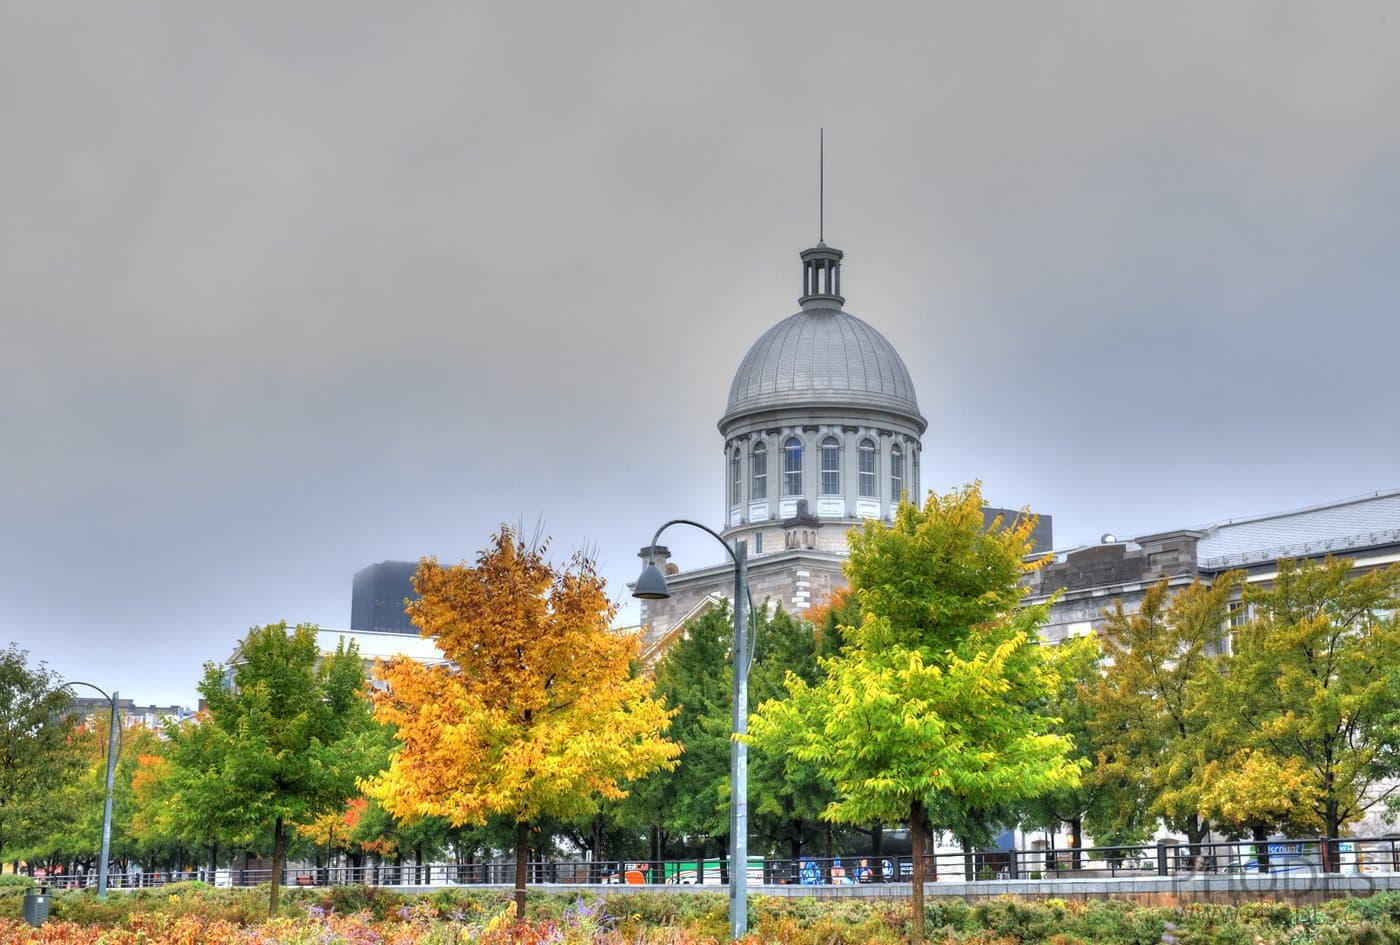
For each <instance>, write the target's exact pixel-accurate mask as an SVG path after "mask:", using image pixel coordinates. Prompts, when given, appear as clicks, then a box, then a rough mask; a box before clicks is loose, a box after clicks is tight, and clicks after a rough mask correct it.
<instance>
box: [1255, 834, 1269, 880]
mask: <svg viewBox="0 0 1400 945" xmlns="http://www.w3.org/2000/svg"><path fill="white" fill-rule="evenodd" d="M1252 834H1253V836H1254V859H1256V860H1257V861H1258V862H1259V872H1261V873H1267V872H1268V871H1269V844H1268V843H1267V842H1266V841H1268V839H1269V828H1268V827H1267V826H1265V825H1264V824H1255V825H1254V828H1253V830H1252Z"/></svg>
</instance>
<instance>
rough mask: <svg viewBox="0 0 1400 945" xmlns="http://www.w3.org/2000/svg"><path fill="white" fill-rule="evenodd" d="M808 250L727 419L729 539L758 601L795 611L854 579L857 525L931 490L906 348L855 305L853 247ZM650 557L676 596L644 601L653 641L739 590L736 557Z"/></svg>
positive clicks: (739, 375)
mask: <svg viewBox="0 0 1400 945" xmlns="http://www.w3.org/2000/svg"><path fill="white" fill-rule="evenodd" d="M801 258H802V294H801V297H800V298H799V299H798V302H799V304H800V305H801V308H800V310H799V311H797V312H796V313H795V314H793V315H790V316H788V317H787V318H785V319H783V320H782V321H780V322H778V324H776V325H774V326H773V327H772V328H770V329H768V331H766V332H764V333H763V335H762V336H761V337H759V339H758V340H757V341H756V342H754V344H753V347H751V348H750V349H749V351H748V353H747V354H746V355H745V356H744V359H743V361H741V362H740V364H739V369H738V371H737V372H735V375H734V381H733V383H732V384H730V387H729V402H728V405H727V407H726V408H725V411H724V416H723V417H721V418H720V421H719V432H720V435H721V436H723V437H724V460H723V462H724V469H723V473H724V479H723V482H724V484H725V485H724V507H723V519H722V520H723V522H724V526H723V529H722V531H721V534H722V535H723V536H724V538H725V539H726V540H727V541H730V542H731V543H732V542H734V541H736V540H738V541H744V542H746V544H747V548H748V568H749V586H750V588H751V590H752V593H753V598H754V602H755V603H756V604H758V605H760V606H761V605H762V603H763V601H764V600H765V599H767V600H769V601H770V602H772V603H777V604H781V605H782V606H783V608H784V609H786V610H788V611H789V612H797V613H801V612H803V611H805V610H806V609H807V608H808V607H809V606H810V605H811V604H812V603H814V602H819V601H822V600H824V599H825V598H826V597H827V596H829V595H830V593H831V592H832V591H833V590H835V589H837V588H839V587H843V586H845V583H846V582H845V577H844V575H843V574H842V572H841V566H842V563H843V562H844V560H845V558H846V556H847V554H848V549H847V545H846V533H847V531H848V530H849V529H850V528H851V527H852V526H854V525H858V524H860V522H862V521H863V520H866V519H874V518H883V519H891V518H892V517H893V515H894V509H895V507H896V506H897V505H898V504H899V499H900V496H901V495H905V494H907V495H910V496H920V495H922V493H921V492H920V482H919V458H920V453H921V451H922V449H923V445H922V441H921V437H922V436H923V432H924V430H925V428H926V427H927V426H928V423H927V421H926V420H925V419H924V417H923V415H922V414H921V413H919V404H918V400H917V399H916V398H915V396H914V384H913V382H912V381H911V380H910V378H909V371H908V369H907V368H905V366H904V361H903V360H902V359H901V358H900V357H899V353H898V352H896V351H895V349H894V346H893V345H891V344H890V343H889V341H888V340H887V339H886V338H885V336H884V335H882V334H880V333H879V332H878V331H877V330H875V329H874V328H873V327H871V326H870V325H868V324H866V323H865V322H864V321H861V320H860V319H859V318H857V317H855V316H854V315H852V314H850V313H849V312H846V311H845V310H844V309H843V306H844V305H845V301H846V300H845V298H844V297H843V296H842V295H841V260H842V253H841V251H840V250H839V249H834V248H832V247H829V246H827V245H825V244H824V243H818V244H817V245H816V246H814V247H813V248H811V249H808V250H805V251H804V252H803V253H802V254H801ZM640 556H641V557H642V558H643V559H644V560H645V559H648V558H650V557H653V556H654V557H655V558H656V563H657V564H658V565H660V566H662V567H663V569H665V570H667V571H668V572H670V573H671V576H670V577H668V578H667V583H668V585H669V588H670V591H671V597H670V598H669V599H667V600H650V601H642V614H641V620H642V624H643V626H644V627H645V628H646V634H647V641H648V643H649V644H650V645H651V648H652V649H653V650H657V649H660V648H662V647H664V645H665V644H666V642H667V641H668V640H669V639H670V638H671V637H672V636H674V634H675V633H677V632H679V630H680V628H681V627H683V626H684V625H685V624H686V623H687V622H688V621H689V620H690V619H692V618H693V617H695V616H696V615H698V614H699V613H702V612H703V611H704V610H705V609H706V608H708V607H710V606H714V605H715V604H716V603H718V602H719V601H720V600H723V599H727V598H728V597H729V595H730V594H731V593H732V591H733V570H732V568H733V566H732V564H730V563H729V562H727V561H725V562H721V563H717V564H715V565H714V566H713V567H707V568H699V569H696V570H691V571H684V572H681V571H678V570H677V569H675V568H674V566H671V567H667V560H666V559H667V557H668V552H667V550H666V549H664V548H658V549H656V550H655V552H652V551H651V550H650V549H646V548H644V549H642V551H641V553H640Z"/></svg>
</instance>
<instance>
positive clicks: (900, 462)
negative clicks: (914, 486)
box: [890, 443, 904, 504]
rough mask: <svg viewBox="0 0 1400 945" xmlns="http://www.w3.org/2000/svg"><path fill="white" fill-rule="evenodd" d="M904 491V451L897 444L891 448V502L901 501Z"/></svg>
mask: <svg viewBox="0 0 1400 945" xmlns="http://www.w3.org/2000/svg"><path fill="white" fill-rule="evenodd" d="M903 491H904V450H902V449H900V448H899V444H898V443H896V444H895V445H894V446H891V447H890V502H891V504H893V503H897V502H898V501H899V495H900V493H902V492H903Z"/></svg>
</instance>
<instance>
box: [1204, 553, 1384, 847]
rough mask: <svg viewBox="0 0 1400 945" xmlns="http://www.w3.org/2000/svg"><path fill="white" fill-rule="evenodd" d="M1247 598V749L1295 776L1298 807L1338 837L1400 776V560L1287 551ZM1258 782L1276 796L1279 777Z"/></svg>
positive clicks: (1235, 662) (1239, 679)
mask: <svg viewBox="0 0 1400 945" xmlns="http://www.w3.org/2000/svg"><path fill="white" fill-rule="evenodd" d="M1245 600H1246V602H1248V604H1249V605H1250V607H1251V609H1252V612H1253V619H1251V620H1249V621H1248V622H1247V623H1245V624H1244V626H1242V627H1240V628H1239V629H1238V630H1237V631H1236V633H1235V637H1234V641H1233V650H1234V656H1233V657H1232V659H1231V666H1230V676H1229V687H1230V693H1231V696H1230V698H1231V711H1232V712H1235V713H1238V715H1239V716H1240V717H1241V718H1242V719H1244V720H1245V721H1246V722H1247V726H1248V729H1249V731H1250V733H1251V738H1250V739H1249V743H1248V745H1247V746H1246V747H1250V748H1253V749H1256V750H1258V751H1260V752H1263V753H1264V754H1263V757H1265V758H1268V759H1271V760H1272V764H1273V765H1274V766H1276V767H1278V768H1279V769H1280V770H1283V771H1287V772H1291V773H1292V774H1293V775H1294V776H1295V780H1296V781H1297V784H1298V791H1297V792H1296V794H1295V796H1297V797H1298V798H1300V800H1301V801H1303V802H1306V803H1307V804H1308V805H1309V807H1310V808H1311V809H1310V810H1309V811H1307V812H1306V814H1304V813H1301V812H1300V813H1294V814H1291V815H1289V816H1292V817H1293V819H1295V820H1304V821H1306V820H1307V819H1309V817H1311V818H1312V819H1313V820H1314V821H1315V822H1316V823H1318V824H1319V825H1320V826H1321V827H1322V829H1323V831H1324V832H1325V834H1326V836H1327V837H1329V838H1336V837H1338V836H1339V835H1340V832H1341V829H1342V828H1343V827H1345V826H1346V825H1347V824H1349V823H1352V822H1354V821H1356V820H1357V819H1359V818H1360V817H1361V816H1362V815H1364V814H1365V813H1366V811H1367V810H1369V809H1371V808H1372V807H1375V806H1377V805H1380V804H1383V803H1384V802H1386V801H1388V800H1391V799H1392V797H1393V796H1394V792H1395V785H1396V781H1395V779H1396V778H1397V777H1400V717H1397V712H1400V710H1397V706H1400V624H1398V623H1397V618H1396V612H1397V610H1400V566H1394V565H1392V566H1391V567H1388V568H1381V569H1377V570H1374V571H1370V572H1368V573H1365V574H1357V573H1355V571H1354V565H1353V562H1351V561H1349V560H1346V559H1337V558H1328V559H1327V560H1326V561H1323V562H1312V563H1301V564H1300V563H1296V562H1294V561H1289V560H1281V561H1279V563H1278V575H1277V577H1276V578H1275V579H1274V581H1273V582H1272V584H1270V585H1267V586H1261V587H1255V586H1250V587H1247V588H1246V590H1245ZM1256 781H1257V783H1259V784H1260V785H1261V788H1263V789H1264V795H1263V796H1262V797H1261V798H1260V799H1259V800H1260V803H1259V804H1258V805H1257V806H1258V807H1260V808H1261V809H1265V810H1267V808H1268V806H1269V804H1270V803H1274V804H1275V805H1277V804H1278V799H1277V798H1273V799H1272V800H1271V795H1274V794H1276V790H1275V789H1276V787H1277V784H1276V783H1271V781H1270V779H1268V778H1262V779H1256ZM1285 813H1286V812H1285Z"/></svg>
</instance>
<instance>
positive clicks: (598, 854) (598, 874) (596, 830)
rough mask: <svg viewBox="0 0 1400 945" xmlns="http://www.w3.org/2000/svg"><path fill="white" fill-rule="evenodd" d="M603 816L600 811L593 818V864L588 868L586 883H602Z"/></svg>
mask: <svg viewBox="0 0 1400 945" xmlns="http://www.w3.org/2000/svg"><path fill="white" fill-rule="evenodd" d="M603 828H604V823H603V814H602V812H601V811H599V812H598V814H597V815H595V816H594V818H593V836H592V838H591V840H592V844H593V862H592V863H591V864H590V865H589V867H588V881H589V882H590V883H601V882H602V881H603Z"/></svg>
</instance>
